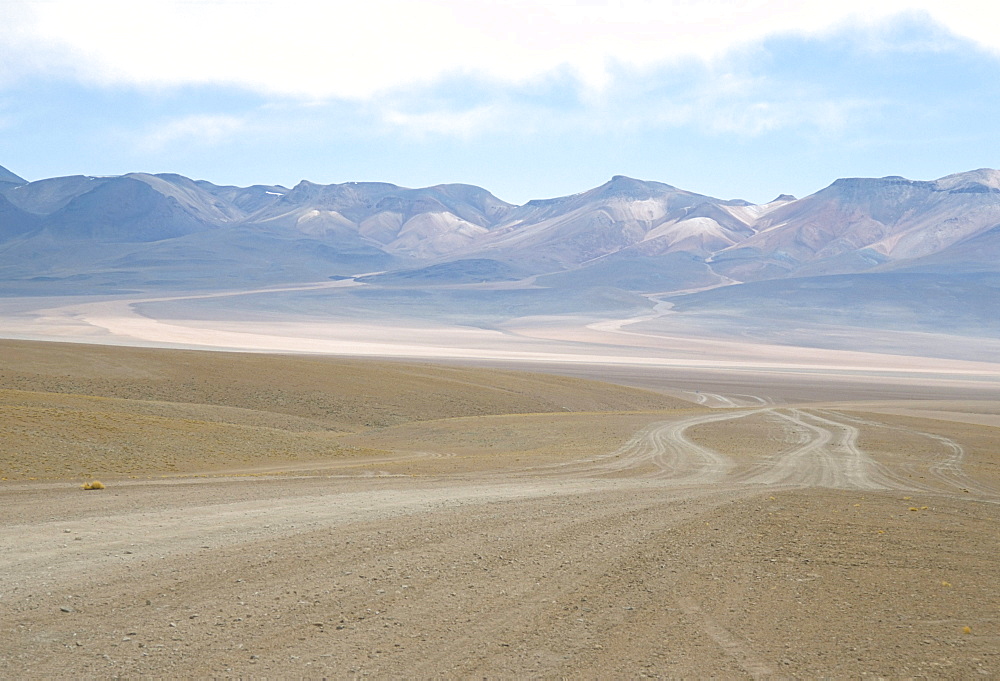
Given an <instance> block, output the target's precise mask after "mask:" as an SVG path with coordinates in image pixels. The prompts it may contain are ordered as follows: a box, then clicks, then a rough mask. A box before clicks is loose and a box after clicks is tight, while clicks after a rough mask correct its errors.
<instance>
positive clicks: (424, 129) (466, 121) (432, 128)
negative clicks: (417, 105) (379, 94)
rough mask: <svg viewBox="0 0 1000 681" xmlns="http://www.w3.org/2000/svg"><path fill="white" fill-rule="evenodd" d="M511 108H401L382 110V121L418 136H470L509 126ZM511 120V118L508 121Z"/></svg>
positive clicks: (487, 106)
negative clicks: (413, 109)
mask: <svg viewBox="0 0 1000 681" xmlns="http://www.w3.org/2000/svg"><path fill="white" fill-rule="evenodd" d="M509 115H510V112H509V111H504V110H503V108H502V107H499V106H495V105H486V106H477V107H473V108H471V109H464V110H460V111H451V110H446V109H439V110H436V111H422V112H415V113H410V112H406V111H404V110H402V109H400V108H389V109H386V110H385V111H383V112H382V114H381V119H382V122H384V123H386V124H388V125H389V126H391V127H393V128H396V129H399V130H402V131H404V132H405V133H407V134H410V135H415V136H417V137H425V136H428V135H444V136H448V137H461V138H469V137H472V136H474V135H477V134H481V133H484V132H487V131H489V130H491V129H494V128H497V127H502V126H504V125H505V121H507V119H508V116H509ZM508 122H509V121H508Z"/></svg>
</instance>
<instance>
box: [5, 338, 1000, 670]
mask: <svg viewBox="0 0 1000 681" xmlns="http://www.w3.org/2000/svg"><path fill="white" fill-rule="evenodd" d="M563 368H564V369H565V370H566V371H567V372H569V373H573V372H575V373H578V374H579V375H580V376H586V375H587V370H586V368H585V367H581V366H580V365H578V364H577V365H574V366H573V367H572V368H566V367H563ZM961 369H962V367H961V366H959V365H951V366H950V367H947V371H946V370H945V368H942V369H941V371H940V372H938V373H937V374H934V375H920V374H913V375H910V374H906V375H904V374H902V373H900V374H896V375H893V376H888V377H886V376H875V377H872V376H864V375H860V374H858V373H850V372H833V371H830V372H827V373H823V372H821V371H818V370H816V369H815V368H813V369H808V370H802V371H800V372H790V371H785V370H783V371H781V372H778V373H774V372H771V373H768V372H766V371H762V370H757V371H729V372H725V371H720V370H719V369H717V368H708V369H702V370H699V371H700V373H698V372H695V371H694V370H675V369H670V368H661V369H658V370H654V369H652V368H650V367H649V366H644V367H640V368H639V369H637V370H634V371H629V370H628V369H627V366H624V365H618V366H617V367H616V368H615V369H614V370H608V371H607V372H605V371H604V370H603V369H601V370H597V369H594V368H591V370H590V375H592V376H593V375H604V376H605V377H606V378H609V379H612V380H615V381H616V383H618V384H609V383H598V382H593V381H587V380H585V379H584V378H571V377H557V376H552V375H543V374H525V373H519V372H516V371H508V370H500V369H485V368H471V367H458V366H440V365H430V364H412V363H401V362H400V363H395V362H385V361H370V360H349V359H331V358H321V357H291V356H273V355H249V354H234V353H204V352H190V351H173V350H153V349H136V348H108V347H100V346H88V345H72V344H58V343H31V342H14V341H0V414H2V418H0V470H2V473H0V477H4V478H6V479H5V480H3V481H0V517H2V518H3V523H2V524H0V604H2V607H0V676H3V677H22V678H23V677H29V678H30V677H35V678H37V677H54V676H58V677H108V676H117V675H127V676H153V677H160V676H170V677H184V676H202V677H204V676H221V677H237V676H242V677H276V676H278V677H316V678H319V677H323V676H327V677H353V676H368V675H370V676H376V677H385V676H393V677H401V676H406V677H434V676H450V677H471V676H508V677H513V676H533V677H566V676H584V677H639V676H653V677H657V676H658V677H708V676H720V677H728V678H739V677H753V678H765V677H806V678H811V677H819V676H825V677H838V678H843V677H862V676H863V677H907V678H909V677H918V676H923V677H934V678H978V677H980V676H982V677H984V678H989V677H996V676H998V675H1000V588H998V587H1000V570H998V564H997V558H996V557H997V555H1000V529H998V528H1000V522H998V521H1000V503H998V502H1000V451H998V450H1000V423H998V422H997V419H998V417H1000V400H998V399H997V396H996V395H995V394H994V392H993V391H994V389H995V386H993V385H992V384H990V383H989V382H985V383H984V382H983V381H982V380H979V379H978V378H977V377H976V376H975V375H973V374H969V373H961V372H960V370H961ZM955 371H959V372H960V373H958V374H956V373H954V372H955ZM949 372H951V373H949ZM621 384H631V385H634V386H640V387H627V386H625V385H621ZM643 388H648V389H643ZM93 478H98V479H100V480H102V481H103V482H104V483H105V484H106V486H107V488H106V489H104V490H95V491H83V490H82V489H81V488H80V484H81V483H82V482H84V481H86V480H91V479H93Z"/></svg>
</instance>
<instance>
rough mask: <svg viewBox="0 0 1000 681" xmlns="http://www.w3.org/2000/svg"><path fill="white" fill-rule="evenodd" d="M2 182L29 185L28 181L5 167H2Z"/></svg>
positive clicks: (0, 172) (0, 180)
mask: <svg viewBox="0 0 1000 681" xmlns="http://www.w3.org/2000/svg"><path fill="white" fill-rule="evenodd" d="M0 182H7V183H10V184H28V181H27V180H25V179H24V178H23V177H19V176H18V175H15V174H14V173H12V172H10V171H9V170H7V169H6V168H4V167H3V166H0Z"/></svg>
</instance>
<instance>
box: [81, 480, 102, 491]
mask: <svg viewBox="0 0 1000 681" xmlns="http://www.w3.org/2000/svg"><path fill="white" fill-rule="evenodd" d="M83 489H104V483H103V482H101V481H100V480H94V481H93V482H85V483H83Z"/></svg>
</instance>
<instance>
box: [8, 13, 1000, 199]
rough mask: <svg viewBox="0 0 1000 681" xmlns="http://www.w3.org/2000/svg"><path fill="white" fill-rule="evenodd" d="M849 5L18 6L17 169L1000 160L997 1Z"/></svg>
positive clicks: (578, 172) (892, 166) (789, 186)
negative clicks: (993, 5)
mask: <svg viewBox="0 0 1000 681" xmlns="http://www.w3.org/2000/svg"><path fill="white" fill-rule="evenodd" d="M831 4H832V3H829V2H811V1H810V0H801V1H799V2H787V1H785V2H766V1H762V0H757V1H752V0H742V1H727V2H690V1H689V0H684V1H673V2H670V1H659V2H649V1H648V0H618V1H617V2H607V1H604V2H598V1H586V0H578V1H575V2H572V1H569V0H533V1H532V2H527V1H525V0H507V1H505V2H495V1H491V0H477V1H474V2H470V1H469V0H431V1H427V2H414V1H413V0H410V1H409V2H400V1H399V0H369V2H366V3H364V4H363V6H362V4H361V3H358V2H356V1H354V2H350V3H345V2H311V1H302V0H289V1H286V2H282V3H277V2H270V1H269V0H207V1H205V2H198V1H196V0H144V1H143V2H136V1H134V0H133V1H132V2H122V1H121V0H93V1H91V2H86V3H83V2H79V1H78V0H4V3H3V4H0V165H2V166H4V167H6V168H9V169H10V170H12V171H13V172H15V173H18V174H19V175H22V176H23V177H25V178H27V179H29V180H34V179H40V178H43V177H52V176H57V175H69V174H90V175H113V174H121V173H125V172H130V171H147V172H176V173H180V174H182V175H186V176H189V177H193V178H196V179H206V180H209V181H212V182H215V183H217V184H237V185H249V184H283V185H286V186H291V185H293V184H295V183H296V182H298V181H299V180H301V179H309V180H311V181H313V182H320V183H333V182H346V181H359V180H378V181H388V182H394V183H397V184H401V185H405V186H427V185H432V184H438V183H443V182H467V183H470V184H477V185H480V186H483V187H485V188H487V189H489V190H490V191H492V192H493V193H494V194H496V195H497V196H499V197H500V198H502V199H505V200H507V201H511V202H514V203H521V202H524V201H527V200H528V199H531V198H546V197H552V196H559V195H564V194H571V193H575V192H578V191H583V190H586V189H588V188H591V187H594V186H596V185H598V184H601V183H602V182H604V181H606V180H607V179H608V178H609V177H610V176H612V175H615V174H624V175H630V176H633V177H639V178H642V179H648V180H657V181H661V182H667V183H669V184H673V185H675V186H678V187H682V188H684V189H689V190H692V191H697V192H701V193H704V194H710V195H713V196H718V197H721V198H745V199H748V200H750V201H754V202H765V201H768V200H770V199H772V198H773V197H774V196H776V195H777V194H779V193H792V194H796V195H799V196H802V195H806V194H809V193H811V192H813V191H817V190H819V189H821V188H822V187H824V186H826V185H827V184H829V183H830V182H832V181H833V180H834V179H836V178H838V177H844V176H884V175H904V176H906V177H910V178H913V179H933V178H937V177H940V176H943V175H947V174H950V173H954V172H960V171H963V170H971V169H975V168H980V167H997V166H1000V132H998V131H1000V126H998V125H997V123H998V121H1000V36H998V35H997V31H995V27H996V26H998V25H1000V9H992V8H990V7H989V6H985V5H983V4H981V3H973V2H965V1H964V0H953V1H951V2H931V1H930V0H882V1H881V2H879V3H871V2H857V1H855V0H844V1H843V2H840V3H837V6H836V7H832V6H830V5H831Z"/></svg>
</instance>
